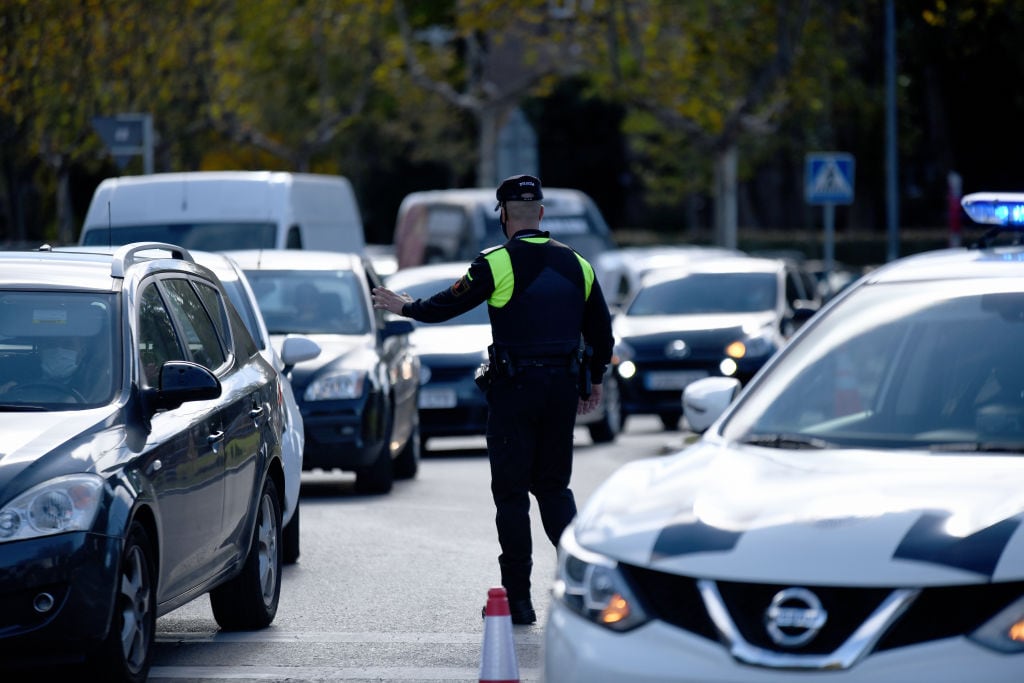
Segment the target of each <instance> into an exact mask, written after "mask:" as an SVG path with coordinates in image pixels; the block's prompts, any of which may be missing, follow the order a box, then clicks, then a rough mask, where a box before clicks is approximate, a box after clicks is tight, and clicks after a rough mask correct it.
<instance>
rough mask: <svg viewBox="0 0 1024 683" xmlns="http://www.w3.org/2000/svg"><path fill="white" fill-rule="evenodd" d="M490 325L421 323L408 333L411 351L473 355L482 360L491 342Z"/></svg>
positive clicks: (436, 354)
mask: <svg viewBox="0 0 1024 683" xmlns="http://www.w3.org/2000/svg"><path fill="white" fill-rule="evenodd" d="M491 339H492V337H491V327H490V325H422V326H420V327H417V328H416V331H415V332H413V333H412V335H410V337H409V340H410V342H411V343H412V347H413V351H415V352H416V354H417V355H419V356H420V357H421V358H422V357H424V356H473V357H474V358H476V359H477V361H480V360H483V354H484V352H485V351H486V350H487V347H488V346H489V345H490V343H491Z"/></svg>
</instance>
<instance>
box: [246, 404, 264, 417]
mask: <svg viewBox="0 0 1024 683" xmlns="http://www.w3.org/2000/svg"><path fill="white" fill-rule="evenodd" d="M261 415H263V406H262V405H258V406H253V408H252V410H250V411H249V417H251V418H252V419H254V420H258V419H260V416H261Z"/></svg>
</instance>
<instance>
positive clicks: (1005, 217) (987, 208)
mask: <svg viewBox="0 0 1024 683" xmlns="http://www.w3.org/2000/svg"><path fill="white" fill-rule="evenodd" d="M960 204H961V205H962V206H963V207H964V211H966V212H967V215H968V216H970V217H971V220H973V221H974V222H975V223H988V224H991V225H1003V226H1006V227H1008V228H1024V193H1021V192H975V193H973V194H969V195H966V196H965V197H964V198H963V199H961V200H960Z"/></svg>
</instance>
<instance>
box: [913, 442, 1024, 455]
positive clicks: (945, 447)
mask: <svg viewBox="0 0 1024 683" xmlns="http://www.w3.org/2000/svg"><path fill="white" fill-rule="evenodd" d="M928 450H930V451H932V452H933V453H954V452H957V451H967V452H970V453H1024V444H1022V443H1020V442H1012V441H961V442H958V443H937V444H932V445H931V446H930V447H929V449H928Z"/></svg>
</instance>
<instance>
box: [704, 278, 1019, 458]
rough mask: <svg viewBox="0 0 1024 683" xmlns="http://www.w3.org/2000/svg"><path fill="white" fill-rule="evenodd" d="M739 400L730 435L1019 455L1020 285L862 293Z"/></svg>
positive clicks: (909, 286)
mask: <svg viewBox="0 0 1024 683" xmlns="http://www.w3.org/2000/svg"><path fill="white" fill-rule="evenodd" d="M821 315H822V317H819V318H816V319H814V320H813V321H812V323H811V324H810V326H809V327H808V328H807V329H806V331H805V332H804V333H803V334H802V335H801V337H799V338H798V341H796V342H794V344H793V345H791V346H790V347H788V348H787V349H785V350H784V351H783V352H782V354H781V355H780V356H779V357H778V358H777V359H776V363H775V364H774V365H773V366H772V368H771V372H769V373H768V374H766V375H765V376H764V378H763V381H760V382H758V383H756V385H755V386H752V387H751V390H750V392H749V393H748V394H747V395H746V396H744V397H743V398H741V399H740V403H739V404H738V405H737V407H736V411H735V412H734V413H733V414H732V416H731V417H730V418H729V419H728V421H727V422H726V423H725V424H724V427H723V433H724V435H725V436H726V437H727V438H729V439H732V440H737V441H746V442H751V443H758V444H761V445H776V444H785V443H796V442H800V443H806V444H813V445H816V446H817V447H840V448H861V447H863V448H906V449H931V450H933V451H935V452H945V451H952V450H957V451H963V450H968V451H971V450H976V451H979V452H1007V453H1020V452H1022V449H1024V356H1021V355H1019V354H1020V352H1021V349H1024V279H1015V280H1012V281H1010V282H1007V281H1006V280H999V281H996V280H989V281H982V280H979V281H966V282H965V281H957V282H951V283H948V284H937V283H935V282H927V283H918V282H904V283H897V284H885V285H875V286H866V287H863V288H861V289H859V290H857V291H856V292H854V293H853V294H852V295H851V296H850V297H849V298H847V299H846V300H844V301H843V302H842V305H841V306H840V307H838V308H835V309H832V310H831V311H829V312H823V313H822V314H821Z"/></svg>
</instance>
